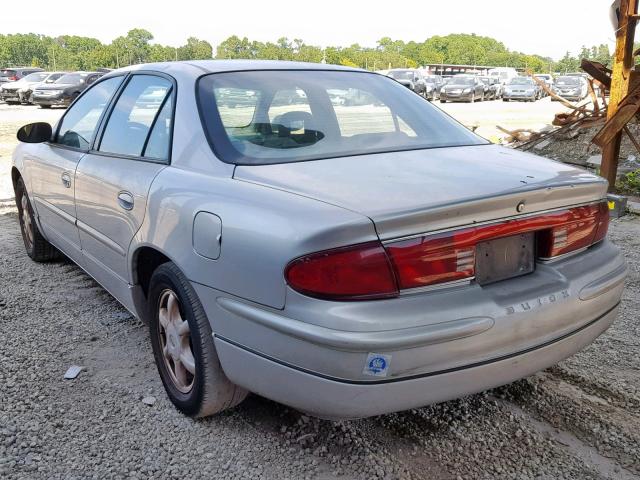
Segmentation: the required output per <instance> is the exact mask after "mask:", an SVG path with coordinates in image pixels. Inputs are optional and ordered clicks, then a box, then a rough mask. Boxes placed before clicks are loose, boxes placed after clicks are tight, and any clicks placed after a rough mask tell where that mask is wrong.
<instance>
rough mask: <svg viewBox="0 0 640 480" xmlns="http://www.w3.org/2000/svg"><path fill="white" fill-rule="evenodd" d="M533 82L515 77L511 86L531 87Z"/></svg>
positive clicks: (510, 83)
mask: <svg viewBox="0 0 640 480" xmlns="http://www.w3.org/2000/svg"><path fill="white" fill-rule="evenodd" d="M531 84H533V80H531V79H530V78H527V77H515V78H512V79H511V81H510V82H509V85H531Z"/></svg>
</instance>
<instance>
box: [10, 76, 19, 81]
mask: <svg viewBox="0 0 640 480" xmlns="http://www.w3.org/2000/svg"><path fill="white" fill-rule="evenodd" d="M17 80H18V77H16V76H15V75H14V76H13V77H9V81H11V82H15V81H17Z"/></svg>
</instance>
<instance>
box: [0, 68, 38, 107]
mask: <svg viewBox="0 0 640 480" xmlns="http://www.w3.org/2000/svg"><path fill="white" fill-rule="evenodd" d="M48 76H49V73H47V72H34V73H30V74H29V75H26V76H24V77H22V78H21V79H20V80H16V81H15V82H5V83H3V84H1V85H0V100H4V101H5V102H6V103H7V104H9V105H17V104H19V103H22V98H23V95H24V93H25V92H29V94H30V93H31V89H32V87H33V86H34V85H38V84H39V83H41V82H43V81H44V80H45V79H46V78H47V77H48Z"/></svg>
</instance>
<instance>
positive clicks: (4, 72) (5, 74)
mask: <svg viewBox="0 0 640 480" xmlns="http://www.w3.org/2000/svg"><path fill="white" fill-rule="evenodd" d="M15 74H16V71H15V70H9V69H8V68H7V69H5V70H0V77H13V76H14V75H15Z"/></svg>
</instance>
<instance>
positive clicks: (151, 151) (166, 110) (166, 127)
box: [143, 92, 173, 160]
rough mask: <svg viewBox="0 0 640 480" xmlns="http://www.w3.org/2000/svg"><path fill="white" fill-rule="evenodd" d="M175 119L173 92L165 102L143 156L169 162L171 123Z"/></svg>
mask: <svg viewBox="0 0 640 480" xmlns="http://www.w3.org/2000/svg"><path fill="white" fill-rule="evenodd" d="M172 117H173V92H171V93H169V96H168V97H167V98H166V100H165V101H164V106H163V107H162V110H160V113H159V114H158V118H156V121H155V124H154V125H153V128H152V130H151V134H150V135H149V140H147V146H146V147H145V148H144V151H143V156H144V157H145V158H149V159H157V160H168V159H169V145H170V144H171V121H172Z"/></svg>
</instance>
